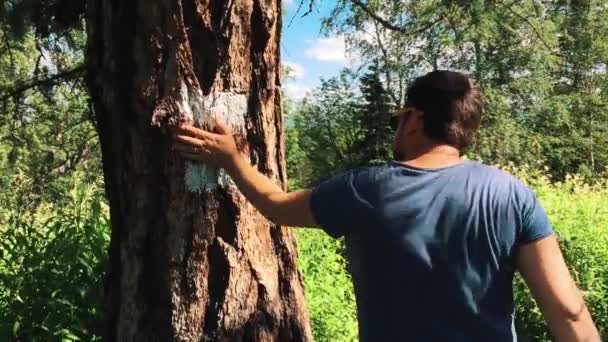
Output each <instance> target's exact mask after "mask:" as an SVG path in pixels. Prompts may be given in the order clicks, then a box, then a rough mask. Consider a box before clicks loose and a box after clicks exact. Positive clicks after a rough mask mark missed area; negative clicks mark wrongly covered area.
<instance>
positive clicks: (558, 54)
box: [501, 1, 563, 57]
mask: <svg viewBox="0 0 608 342" xmlns="http://www.w3.org/2000/svg"><path fill="white" fill-rule="evenodd" d="M501 2H502V1H501ZM515 3H516V2H513V3H512V4H510V5H508V6H505V7H506V8H507V10H508V11H509V12H511V13H513V14H514V15H515V16H517V17H518V18H520V19H521V20H523V21H524V22H525V23H526V25H528V26H529V27H530V28H531V29H532V31H534V34H536V37H537V38H538V39H539V40H540V41H541V43H543V45H544V46H545V47H546V48H547V50H549V52H550V53H551V54H553V55H555V56H557V57H563V56H562V55H561V54H560V53H559V52H556V51H554V50H553V48H552V47H551V46H549V44H548V43H547V41H545V38H543V36H542V34H541V33H540V31H538V28H537V27H536V26H534V25H533V24H532V23H531V22H530V20H528V18H526V17H524V16H523V15H522V14H521V13H519V12H517V11H516V10H514V9H513V8H512V7H513V5H514V4H515Z"/></svg>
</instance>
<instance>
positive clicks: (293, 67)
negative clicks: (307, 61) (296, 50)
mask: <svg viewBox="0 0 608 342" xmlns="http://www.w3.org/2000/svg"><path fill="white" fill-rule="evenodd" d="M283 65H284V66H286V67H289V69H290V72H291V74H290V76H292V77H293V78H295V79H296V80H297V79H301V78H302V77H304V67H303V66H302V64H298V63H294V62H289V61H284V62H283Z"/></svg>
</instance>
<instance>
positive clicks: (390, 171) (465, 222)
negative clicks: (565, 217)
mask: <svg viewBox="0 0 608 342" xmlns="http://www.w3.org/2000/svg"><path fill="white" fill-rule="evenodd" d="M481 112H482V100H481V95H480V92H479V90H478V88H477V87H476V86H475V85H474V84H473V83H472V81H471V80H469V79H468V78H467V77H466V76H464V75H462V74H460V73H456V72H449V71H434V72H431V73H429V74H427V75H425V76H422V77H420V78H418V79H416V80H415V82H414V83H413V84H412V85H411V87H410V88H409V89H408V93H407V101H406V106H405V108H403V109H402V110H400V111H397V112H396V113H394V115H393V117H392V125H393V127H394V129H395V139H394V144H393V150H394V160H392V161H390V162H388V163H387V164H386V165H383V166H376V167H367V168H360V169H356V170H353V171H350V172H347V173H345V174H343V175H340V176H337V177H334V178H332V179H330V180H328V181H325V182H323V183H322V184H320V185H318V186H316V187H315V188H313V189H311V190H304V191H297V192H292V193H286V192H284V191H283V190H281V189H280V188H279V187H278V186H277V185H275V184H273V183H272V182H271V181H270V180H269V179H268V178H266V177H265V176H263V175H262V174H260V173H259V172H258V171H257V170H255V169H254V168H253V167H252V166H251V165H249V164H248V163H247V162H246V161H245V159H244V158H242V157H241V156H240V155H239V153H238V152H237V149H236V145H235V142H234V139H233V137H232V135H231V132H230V130H229V129H228V128H227V127H226V126H225V125H223V124H222V123H218V125H217V127H216V129H215V132H214V133H211V132H206V131H203V130H199V129H197V128H194V127H192V126H187V125H186V126H181V127H180V128H178V129H177V135H176V144H175V146H174V147H175V149H176V150H177V151H179V152H180V153H181V154H182V155H183V156H184V157H186V158H189V159H195V160H200V161H203V162H207V163H214V164H216V165H217V166H219V167H223V168H225V169H226V170H227V171H228V172H229V174H230V175H231V176H232V178H233V179H234V181H235V182H236V184H237V185H238V187H239V189H240V190H241V192H242V193H243V194H244V195H245V196H246V197H247V199H248V200H249V201H251V203H252V204H253V205H254V206H255V207H257V208H258V209H259V210H260V212H261V213H262V214H263V215H265V216H266V217H267V218H269V219H270V220H272V221H274V222H275V223H277V224H282V225H290V226H308V227H310V226H314V227H322V228H323V229H324V230H325V231H326V232H327V233H328V234H330V235H331V236H333V237H340V236H345V237H346V242H347V251H348V254H349V261H350V263H351V265H352V276H353V282H354V286H355V295H356V299H357V311H358V320H359V338H360V340H361V341H513V340H516V336H515V331H514V328H513V327H514V325H513V321H514V304H513V293H512V280H513V275H514V272H515V270H518V271H519V272H520V273H521V274H522V276H523V278H524V279H525V281H526V283H527V284H528V286H529V287H530V289H531V292H532V295H533V296H534V298H535V300H536V301H537V303H538V305H539V307H540V309H541V311H542V313H543V315H544V317H545V319H546V322H547V324H548V326H549V329H550V331H551V333H552V335H553V336H554V339H555V341H600V338H599V335H598V332H597V329H596V327H595V325H594V323H593V321H592V319H591V317H590V314H589V312H588V310H587V307H586V305H585V303H584V300H583V298H582V296H581V293H580V291H579V290H578V289H577V287H576V285H575V283H574V282H573V280H572V278H571V276H570V274H569V271H568V269H567V267H566V264H565V262H564V259H563V257H562V255H561V252H560V249H559V246H558V243H557V241H556V238H555V236H554V235H553V232H552V229H551V227H550V225H549V222H548V220H547V216H546V214H545V212H544V210H543V208H542V207H541V205H540V204H539V202H538V201H537V198H536V196H535V195H534V194H533V192H532V191H531V190H530V189H529V188H527V187H526V186H524V185H523V184H522V183H520V182H519V181H518V180H517V179H515V178H514V177H512V176H510V175H508V174H506V173H504V172H502V171H499V170H498V169H495V168H493V167H490V166H486V165H483V164H481V163H478V162H473V161H467V160H463V159H461V157H460V151H461V150H462V149H463V148H464V147H466V146H467V145H468V144H470V143H471V142H472V139H473V136H474V133H475V132H476V130H477V129H478V128H479V125H480V119H481Z"/></svg>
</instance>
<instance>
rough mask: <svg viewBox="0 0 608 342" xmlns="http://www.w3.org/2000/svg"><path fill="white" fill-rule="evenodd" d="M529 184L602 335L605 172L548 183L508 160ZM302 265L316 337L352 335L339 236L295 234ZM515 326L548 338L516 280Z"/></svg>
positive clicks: (607, 279)
mask: <svg viewBox="0 0 608 342" xmlns="http://www.w3.org/2000/svg"><path fill="white" fill-rule="evenodd" d="M505 169H506V170H507V171H509V172H511V173H513V174H515V175H516V176H517V177H518V178H520V179H521V180H523V181H524V182H525V183H527V184H528V185H530V187H531V188H532V189H534V191H535V192H536V194H537V195H538V197H539V199H540V201H541V203H542V204H543V206H544V208H545V209H546V211H547V214H548V216H549V220H550V222H551V224H552V225H553V227H554V229H555V230H556V232H557V234H558V237H559V239H560V243H561V247H562V250H563V253H564V256H565V258H566V262H567V264H568V265H569V267H570V268H571V271H572V274H573V276H574V278H575V281H576V283H577V284H578V286H579V287H580V288H581V290H582V291H583V294H584V297H585V300H586V301H587V304H588V306H589V309H590V311H591V313H592V315H593V317H594V320H595V322H596V324H597V326H598V329H599V330H600V333H601V334H602V336H607V335H608V177H606V178H604V179H605V180H604V181H598V182H596V183H595V184H592V185H589V184H585V183H584V182H583V180H582V178H580V177H571V176H569V177H567V178H566V180H565V181H564V182H558V183H552V182H551V181H550V180H549V179H548V178H547V177H546V176H545V175H544V174H543V172H538V171H537V172H531V171H529V170H526V169H525V168H515V167H512V166H507V167H505ZM296 237H297V239H298V240H297V242H298V251H299V260H300V268H301V271H302V275H303V278H304V285H305V290H306V300H307V304H308V309H309V312H310V316H311V322H312V328H313V335H314V339H315V341H352V340H355V339H356V314H355V304H354V295H353V293H352V286H351V283H350V282H351V280H350V277H349V276H348V275H347V272H346V269H345V262H344V259H343V258H342V257H341V254H340V250H341V248H342V245H341V243H340V242H339V241H336V240H333V239H331V238H330V237H329V236H327V235H326V234H325V233H323V232H322V231H320V230H317V231H313V230H306V229H301V230H299V231H298V232H297V234H296ZM514 292H515V301H516V328H517V332H518V337H519V340H520V341H535V342H536V341H549V340H550V338H549V334H548V331H547V327H546V324H545V323H544V320H543V318H542V315H541V313H540V311H539V310H538V307H537V306H536V304H535V302H534V301H533V299H532V298H531V296H530V294H529V291H528V289H527V287H526V286H525V285H524V283H523V282H522V280H521V279H520V278H519V277H516V279H515V281H514Z"/></svg>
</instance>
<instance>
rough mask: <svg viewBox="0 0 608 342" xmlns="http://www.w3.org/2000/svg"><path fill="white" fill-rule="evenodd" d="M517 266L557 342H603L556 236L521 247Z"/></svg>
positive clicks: (517, 257) (517, 255)
mask: <svg viewBox="0 0 608 342" xmlns="http://www.w3.org/2000/svg"><path fill="white" fill-rule="evenodd" d="M516 262H517V267H518V268H519V272H520V273H521V275H522V277H523V278H524V280H525V282H526V283H527V285H528V287H529V288H530V291H531V292H532V296H533V297H534V299H535V300H536V302H537V303H538V306H539V308H540V310H541V312H542V313H543V316H544V317H545V321H546V322H547V324H548V326H549V330H550V331H551V334H552V335H553V338H554V339H555V341H557V342H560V341H581V342H582V341H589V342H600V336H599V333H598V331H597V328H596V327H595V325H594V323H593V320H592V318H591V315H590V314H589V311H588V310H587V306H586V305H585V301H584V299H583V297H582V294H581V292H580V291H579V289H578V288H577V286H576V284H575V283H574V280H573V279H572V277H571V276H570V272H569V271H568V268H567V267H566V263H565V261H564V258H563V256H562V253H561V251H560V249H559V245H558V243H557V240H556V238H555V236H554V235H550V236H548V237H545V238H542V239H539V240H536V241H532V242H529V243H527V244H524V245H522V246H520V247H519V248H518V251H517V253H516Z"/></svg>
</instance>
